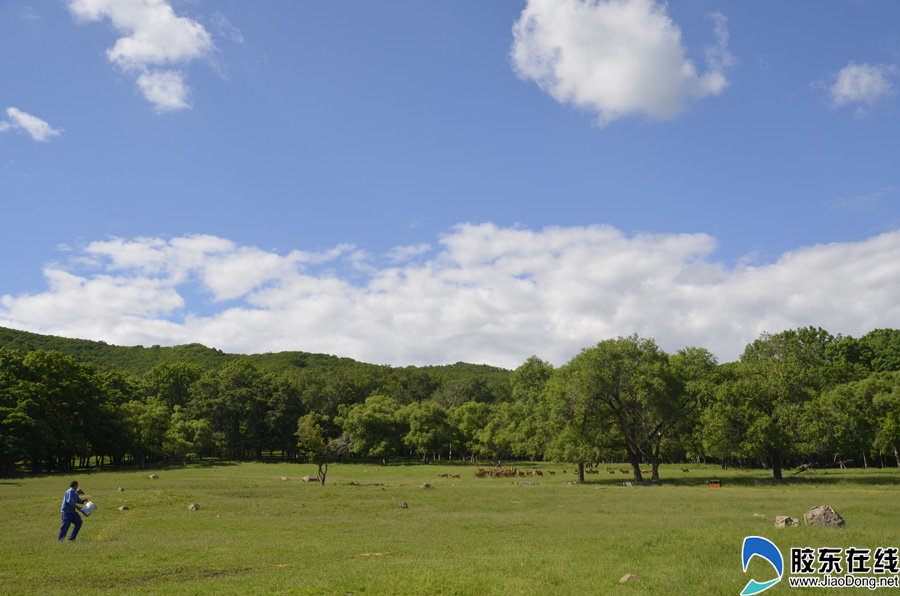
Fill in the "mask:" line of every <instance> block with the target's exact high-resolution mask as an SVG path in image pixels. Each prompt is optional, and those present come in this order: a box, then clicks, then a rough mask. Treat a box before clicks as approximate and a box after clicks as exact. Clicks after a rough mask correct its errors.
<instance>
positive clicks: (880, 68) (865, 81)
mask: <svg viewBox="0 0 900 596" xmlns="http://www.w3.org/2000/svg"><path fill="white" fill-rule="evenodd" d="M897 75H898V69H897V67H896V66H888V65H885V64H856V63H855V62H852V61H851V62H850V63H849V64H848V65H847V66H845V67H844V68H842V69H841V70H840V71H838V72H837V74H835V75H833V76H832V77H831V79H832V83H831V85H830V86H829V87H828V93H829V96H830V98H831V101H832V103H833V104H834V105H835V106H837V107H842V106H847V105H857V110H856V114H857V115H858V116H863V115H865V114H866V112H867V109H871V107H872V106H874V105H875V104H876V103H878V102H879V101H881V100H882V99H884V98H886V97H890V96H893V95H896V94H897V90H896V88H895V87H894V84H893V83H892V81H891V79H893V78H895V77H896V76H897Z"/></svg>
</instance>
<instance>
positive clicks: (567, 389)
mask: <svg viewBox="0 0 900 596" xmlns="http://www.w3.org/2000/svg"><path fill="white" fill-rule="evenodd" d="M576 368H577V367H576V366H573V365H572V364H571V363H569V364H567V365H565V366H563V367H560V368H558V369H556V370H555V371H554V372H553V375H552V377H551V378H550V380H549V382H548V383H547V385H546V388H545V390H544V391H543V392H542V394H541V397H542V407H541V408H540V411H541V412H543V413H545V415H546V422H547V428H548V432H549V434H550V437H551V438H550V440H549V441H548V444H547V449H546V454H547V456H548V457H550V458H551V459H553V460H554V461H568V462H573V463H575V464H576V465H577V466H578V481H579V482H584V465H585V464H586V463H588V462H593V461H596V460H598V459H600V453H601V451H602V449H603V448H604V447H608V446H610V445H611V444H612V443H613V439H612V437H611V434H610V432H611V421H610V419H609V418H608V417H607V416H606V415H605V412H604V410H603V404H602V402H601V401H600V400H598V399H595V398H594V395H593V393H591V392H587V391H581V390H579V386H578V384H577V382H576V381H575V378H574V376H575V374H576Z"/></svg>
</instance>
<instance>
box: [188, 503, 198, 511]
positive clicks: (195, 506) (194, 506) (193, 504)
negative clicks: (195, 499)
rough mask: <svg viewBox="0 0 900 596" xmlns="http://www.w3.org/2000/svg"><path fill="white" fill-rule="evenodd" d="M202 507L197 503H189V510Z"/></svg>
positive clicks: (196, 509)
mask: <svg viewBox="0 0 900 596" xmlns="http://www.w3.org/2000/svg"><path fill="white" fill-rule="evenodd" d="M199 509H200V505H198V504H196V503H191V504H190V505H188V511H198V510H199Z"/></svg>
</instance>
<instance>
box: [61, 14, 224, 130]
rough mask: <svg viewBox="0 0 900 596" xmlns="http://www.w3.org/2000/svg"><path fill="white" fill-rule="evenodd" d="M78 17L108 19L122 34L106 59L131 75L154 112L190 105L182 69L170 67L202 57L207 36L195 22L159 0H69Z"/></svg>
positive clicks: (209, 47)
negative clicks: (154, 109) (152, 106)
mask: <svg viewBox="0 0 900 596" xmlns="http://www.w3.org/2000/svg"><path fill="white" fill-rule="evenodd" d="M68 6H69V11H70V12H71V13H72V14H73V15H74V16H75V17H76V18H78V19H81V20H85V21H102V20H104V19H109V20H110V22H111V23H112V26H113V27H114V28H115V29H116V31H118V32H119V33H120V34H122V35H123V37H120V38H119V39H118V40H117V41H116V43H115V44H114V45H113V47H111V48H109V49H108V50H107V51H106V57H107V59H108V60H109V61H110V63H112V64H115V65H116V66H118V67H119V68H121V69H122V70H123V71H124V72H127V73H131V74H133V75H134V76H135V77H136V80H137V84H138V88H139V89H140V90H141V91H142V92H143V94H144V97H145V98H146V99H147V100H148V101H150V102H151V103H153V104H154V106H155V107H156V109H157V111H160V112H164V111H173V110H182V109H186V108H189V107H190V103H189V102H188V96H189V88H188V86H187V85H186V84H185V81H184V74H183V73H182V72H181V71H179V70H175V69H172V68H166V67H170V66H173V65H186V64H188V63H190V62H192V61H194V60H198V59H203V58H208V57H210V56H211V55H212V53H213V52H215V49H216V47H215V44H214V43H213V40H212V36H211V35H210V34H209V32H208V31H207V30H206V29H204V28H203V25H201V24H200V23H198V22H196V21H194V20H192V19H189V18H186V17H179V16H177V15H176V14H175V11H174V10H172V7H171V6H170V5H169V4H168V3H167V2H165V0H69V3H68Z"/></svg>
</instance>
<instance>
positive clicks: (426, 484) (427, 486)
mask: <svg viewBox="0 0 900 596" xmlns="http://www.w3.org/2000/svg"><path fill="white" fill-rule="evenodd" d="M422 488H433V487H432V486H431V485H430V484H428V483H427V482H426V483H425V484H423V485H422Z"/></svg>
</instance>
